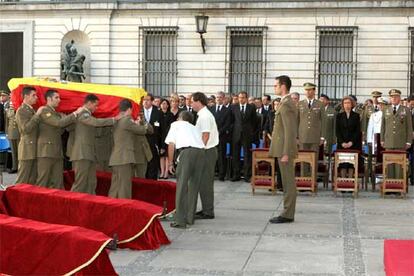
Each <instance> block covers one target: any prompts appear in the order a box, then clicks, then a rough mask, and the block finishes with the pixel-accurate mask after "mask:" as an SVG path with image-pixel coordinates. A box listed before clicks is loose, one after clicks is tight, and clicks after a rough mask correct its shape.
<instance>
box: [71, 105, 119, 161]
mask: <svg viewBox="0 0 414 276" xmlns="http://www.w3.org/2000/svg"><path fill="white" fill-rule="evenodd" d="M114 123H115V121H114V119H113V118H108V119H97V118H95V117H93V116H92V114H91V112H90V111H89V110H85V111H83V112H81V113H80V114H79V115H78V117H77V118H76V121H75V130H74V131H72V132H71V133H70V137H69V141H68V152H69V153H70V154H68V156H69V157H70V160H71V161H77V160H90V161H93V162H95V161H96V152H95V127H103V126H112V125H114Z"/></svg>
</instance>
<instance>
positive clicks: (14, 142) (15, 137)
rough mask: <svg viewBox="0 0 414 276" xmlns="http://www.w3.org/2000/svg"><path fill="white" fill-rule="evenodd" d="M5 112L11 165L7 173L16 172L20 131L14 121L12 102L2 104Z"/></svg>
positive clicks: (14, 113)
mask: <svg viewBox="0 0 414 276" xmlns="http://www.w3.org/2000/svg"><path fill="white" fill-rule="evenodd" d="M4 108H5V109H4V111H5V113H6V134H7V139H9V143H10V150H11V155H12V163H13V164H12V167H11V169H10V171H9V173H16V172H17V168H18V164H19V161H18V160H17V146H18V145H19V140H20V133H19V129H18V127H17V123H16V111H15V110H14V107H13V104H12V102H11V101H9V104H8V105H5V106H4Z"/></svg>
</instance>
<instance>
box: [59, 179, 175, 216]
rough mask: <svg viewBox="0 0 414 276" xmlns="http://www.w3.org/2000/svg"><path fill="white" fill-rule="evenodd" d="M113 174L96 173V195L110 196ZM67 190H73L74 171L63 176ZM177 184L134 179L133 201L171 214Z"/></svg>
mask: <svg viewBox="0 0 414 276" xmlns="http://www.w3.org/2000/svg"><path fill="white" fill-rule="evenodd" d="M111 177H112V174H111V173H109V172H96V180H97V185H96V190H95V192H96V194H97V195H101V196H108V192H109V188H110V187H111ZM63 179H64V185H65V189H66V190H70V188H72V184H73V182H74V179H75V176H74V172H73V171H65V172H64V174H63ZM175 189H176V183H175V182H172V181H158V180H153V179H145V178H138V177H134V178H132V199H137V200H141V201H145V202H148V203H151V204H154V205H158V206H161V207H163V208H164V206H165V207H166V208H167V212H168V213H170V212H172V211H174V210H175Z"/></svg>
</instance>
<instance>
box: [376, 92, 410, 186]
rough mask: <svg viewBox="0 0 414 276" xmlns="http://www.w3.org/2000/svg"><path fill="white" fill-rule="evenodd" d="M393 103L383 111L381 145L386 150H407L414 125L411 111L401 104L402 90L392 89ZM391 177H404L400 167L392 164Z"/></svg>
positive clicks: (389, 172) (391, 97)
mask: <svg viewBox="0 0 414 276" xmlns="http://www.w3.org/2000/svg"><path fill="white" fill-rule="evenodd" d="M389 95H390V99H391V105H390V106H389V107H388V108H386V109H385V110H384V111H383V116H382V124H381V145H382V147H384V148H385V149H386V150H407V149H409V148H410V146H411V142H412V135H413V126H412V118H411V112H410V109H409V108H408V107H405V106H402V105H401V91H400V90H398V89H391V90H390V92H389ZM388 177H389V178H402V171H401V168H400V167H396V166H394V165H390V166H389V168H388Z"/></svg>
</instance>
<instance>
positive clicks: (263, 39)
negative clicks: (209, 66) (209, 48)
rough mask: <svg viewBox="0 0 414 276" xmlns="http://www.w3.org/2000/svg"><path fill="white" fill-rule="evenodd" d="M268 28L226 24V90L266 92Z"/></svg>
mask: <svg viewBox="0 0 414 276" xmlns="http://www.w3.org/2000/svg"><path fill="white" fill-rule="evenodd" d="M266 51H267V27H266V26H262V27H230V26H229V27H227V29H226V81H228V85H226V87H228V91H229V92H230V93H238V92H240V91H246V92H247V93H248V94H249V96H253V97H260V96H262V95H263V94H264V92H265V81H266Z"/></svg>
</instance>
